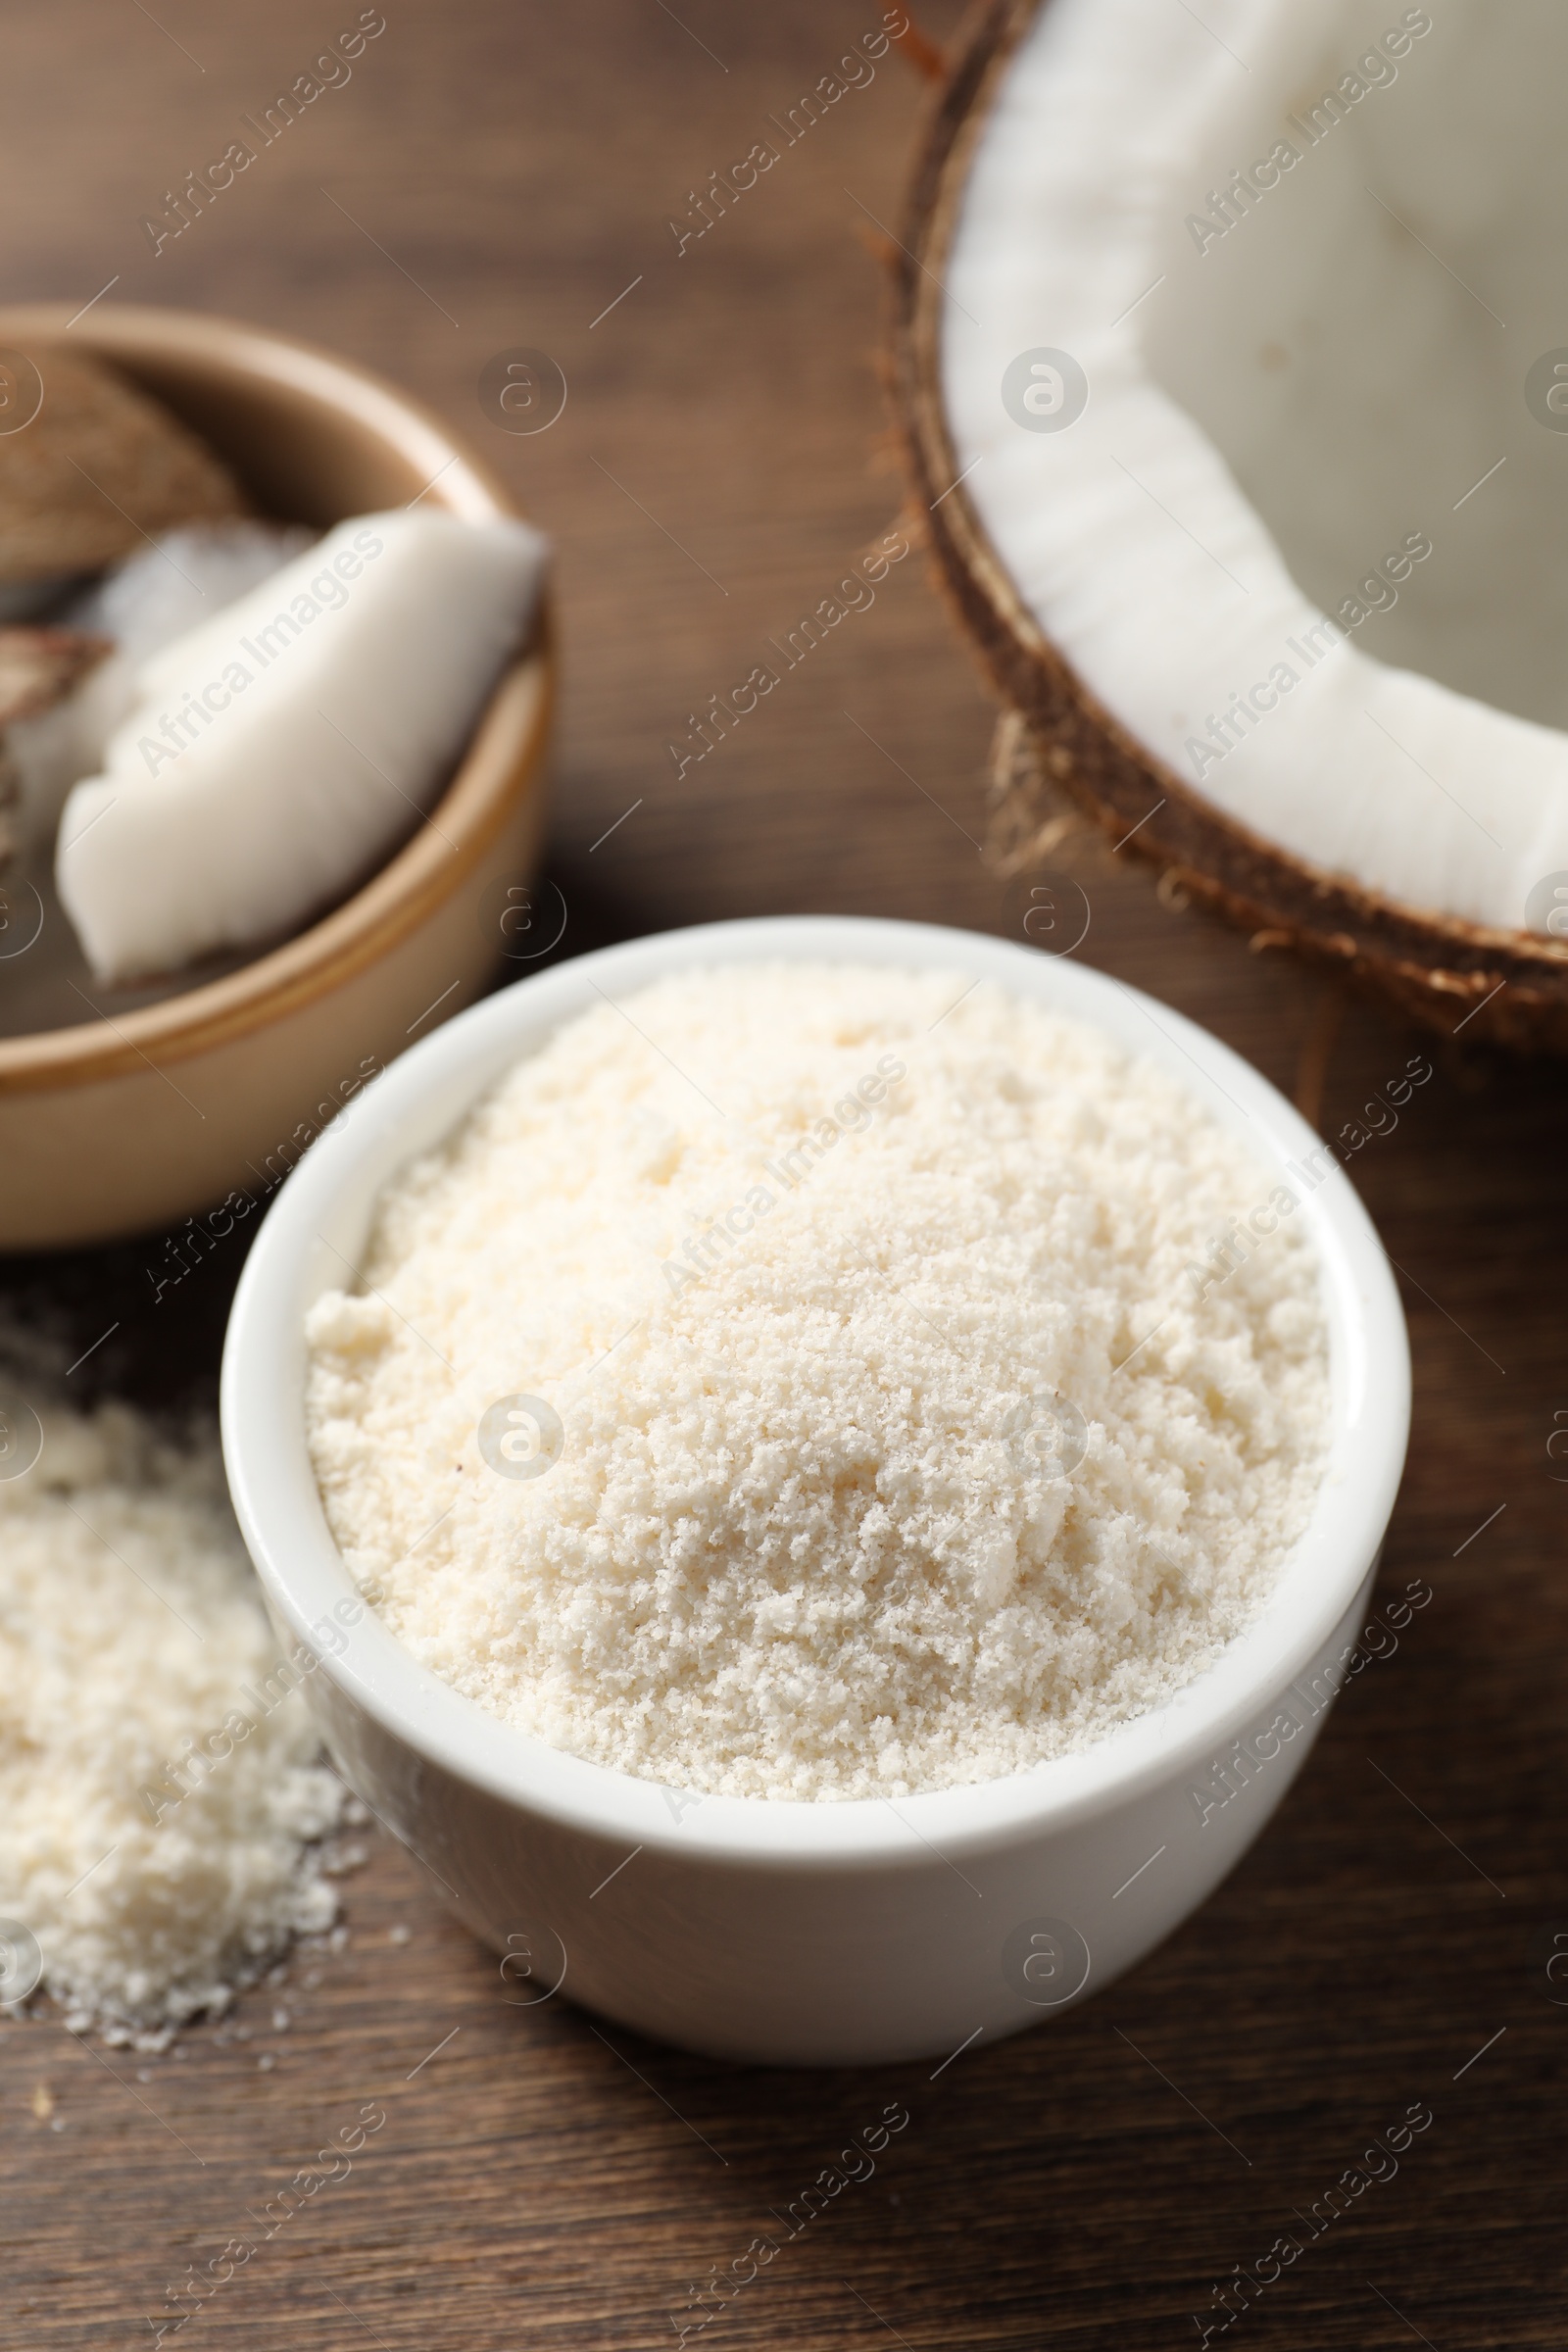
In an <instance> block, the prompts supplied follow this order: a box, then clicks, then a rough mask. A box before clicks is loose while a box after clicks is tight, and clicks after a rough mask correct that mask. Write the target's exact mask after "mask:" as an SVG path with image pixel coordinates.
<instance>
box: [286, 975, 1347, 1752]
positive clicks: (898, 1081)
mask: <svg viewBox="0 0 1568 2352" xmlns="http://www.w3.org/2000/svg"><path fill="white" fill-rule="evenodd" d="M966 985H967V976H966V975H964V974H962V973H961V972H957V971H955V972H952V973H939V974H915V973H908V972H899V971H891V970H885V969H869V968H868V969H861V968H858V967H839V966H826V965H819V966H802V965H799V964H790V965H778V966H773V967H759V966H745V967H740V968H735V967H728V968H725V969H723V970H721V971H718V972H693V973H690V974H686V975H681V976H679V977H677V978H674V979H671V980H667V981H663V982H661V983H660V984H658V985H657V986H655V987H652V988H649V989H646V990H644V991H643V992H642V993H641V994H639V995H637V996H635V997H631V998H629V999H628V1000H627V1001H626V1003H625V1005H624V1009H620V1008H617V1007H616V1006H613V1005H610V1004H608V1003H607V1004H605V1005H602V1006H599V1007H596V1008H595V1009H594V1010H593V1011H592V1012H590V1013H587V1014H586V1015H584V1016H582V1017H581V1018H579V1019H577V1020H575V1021H573V1022H572V1023H570V1024H569V1025H568V1026H567V1027H565V1028H564V1029H563V1030H562V1031H561V1032H560V1033H559V1034H558V1035H557V1037H556V1038H555V1039H554V1041H553V1042H552V1043H551V1044H550V1046H549V1047H548V1048H547V1050H546V1051H545V1052H543V1053H542V1054H539V1055H537V1056H536V1057H535V1058H532V1059H529V1060H527V1061H525V1062H522V1063H520V1064H519V1065H518V1066H517V1067H516V1069H515V1070H514V1071H513V1072H512V1073H511V1074H510V1075H509V1076H508V1077H507V1078H506V1079H505V1080H504V1081H503V1082H502V1083H501V1084H500V1085H499V1086H498V1087H497V1088H496V1089H495V1090H494V1091H493V1093H492V1094H491V1095H490V1096H489V1097H488V1098H487V1100H486V1101H485V1102H484V1103H481V1104H480V1106H479V1107H478V1108H477V1109H476V1110H475V1111H474V1112H473V1114H472V1115H471V1116H470V1117H469V1118H468V1119H467V1120H466V1122H465V1123H464V1124H463V1125H462V1126H461V1127H460V1128H459V1129H458V1131H457V1132H456V1133H455V1134H454V1135H453V1136H452V1137H451V1138H450V1139H449V1140H448V1142H447V1143H446V1145H445V1146H444V1147H443V1148H442V1149H441V1150H440V1151H438V1152H434V1153H432V1154H430V1155H429V1156H427V1157H425V1158H423V1159H421V1160H419V1161H418V1162H417V1163H416V1164H415V1165H414V1166H412V1167H411V1168H409V1169H407V1170H406V1171H405V1172H404V1173H403V1174H402V1175H401V1176H400V1177H399V1178H398V1179H397V1180H396V1182H394V1183H393V1184H392V1185H391V1186H390V1187H389V1188H388V1190H387V1192H386V1193H385V1195H384V1196H383V1199H382V1201H381V1203H380V1207H379V1212H378V1218H377V1222H376V1225H375V1228H374V1231H373V1234H372V1237H371V1241H370V1244H369V1245H368V1250H367V1254H366V1257H365V1260H364V1263H365V1269H366V1276H367V1283H368V1285H369V1286H373V1292H374V1293H379V1294H381V1295H380V1296H376V1295H373V1293H372V1291H371V1290H370V1289H367V1291H366V1292H365V1294H364V1295H355V1296H345V1295H344V1294H342V1293H331V1294H329V1295H328V1296H326V1297H325V1298H323V1299H320V1300H319V1302H318V1304H317V1306H316V1307H315V1309H314V1310H313V1312H312V1315H311V1319H310V1325H309V1340H310V1349H311V1373H310V1381H309V1392H308V1415H309V1427H310V1435H311V1445H312V1450H313V1456H314V1460H315V1464H316V1470H317V1476H318V1479H319V1484H320V1488H321V1492H322V1495H323V1497H324V1500H325V1505H326V1510H327V1515H328V1519H329V1522H330V1525H331V1527H332V1531H333V1533H334V1535H335V1537H336V1539H337V1542H338V1544H340V1546H341V1548H342V1550H343V1553H344V1556H345V1558H346V1560H347V1561H348V1563H349V1565H350V1568H351V1569H352V1571H353V1573H354V1574H355V1576H356V1577H357V1578H358V1579H359V1581H360V1583H361V1586H362V1588H363V1589H364V1590H365V1591H366V1592H367V1593H369V1595H370V1596H371V1597H372V1598H374V1599H375V1600H376V1602H377V1605H378V1606H379V1607H380V1608H381V1610H382V1612H383V1615H384V1617H385V1620H386V1622H387V1624H388V1625H389V1626H390V1628H391V1629H392V1631H393V1632H394V1633H395V1634H396V1635H397V1636H398V1637H399V1638H400V1639H401V1640H402V1641H403V1642H405V1643H407V1645H408V1646H409V1648H410V1649H411V1650H413V1651H414V1652H415V1654H416V1655H417V1657H419V1658H420V1659H421V1660H423V1662H424V1663H425V1664H426V1665H427V1666H429V1667H430V1668H432V1669H433V1670H434V1671H435V1672H436V1673H437V1674H440V1675H442V1676H444V1677H445V1678H446V1679H447V1680H448V1681H449V1682H450V1683H452V1684H454V1685H455V1686H456V1687H457V1688H458V1689H459V1690H460V1691H466V1692H467V1693H468V1695H469V1696H470V1697H472V1698H474V1699H475V1700H477V1701H478V1702H479V1703H480V1704H481V1705H482V1706H484V1707H486V1708H488V1709H490V1710H491V1711H492V1712H493V1713H495V1714H497V1715H499V1716H502V1717H504V1718H505V1719H506V1720H508V1721H509V1722H511V1723H514V1724H515V1725H517V1726H518V1727H519V1728H521V1729H523V1730H525V1731H528V1732H531V1733H534V1734H536V1735H537V1736H538V1737H540V1738H541V1739H544V1740H549V1741H551V1742H552V1743H554V1744H555V1745H557V1746H559V1747H563V1748H567V1749H570V1750H573V1751H574V1752H576V1753H577V1754H579V1755H582V1756H586V1757H590V1758H592V1759H594V1760H595V1761H597V1762H599V1763H602V1764H607V1765H613V1766H615V1767H618V1768H619V1769H621V1770H623V1771H626V1772H631V1773H635V1774H638V1775H640V1776H643V1777H645V1778H648V1779H653V1780H658V1781H662V1782H664V1783H666V1784H669V1785H673V1786H678V1787H682V1788H689V1789H700V1790H705V1791H711V1792H723V1793H728V1794H733V1795H744V1796H774V1797H795V1798H845V1797H858V1796H868V1795H883V1794H885V1795H899V1794H902V1793H906V1792H908V1791H910V1790H914V1789H939V1788H945V1787H949V1786H952V1785H954V1784H957V1783H963V1782H975V1781H984V1780H989V1779H992V1778H994V1777H997V1776H999V1775H1001V1774H1005V1773H1009V1772H1015V1771H1018V1770H1021V1769H1023V1768H1025V1767H1027V1766H1029V1765H1031V1764H1034V1763H1037V1762H1039V1761H1041V1760H1043V1759H1045V1758H1047V1757H1051V1756H1055V1755H1059V1754H1061V1753H1063V1752H1064V1751H1065V1750H1068V1749H1071V1748H1079V1747H1083V1746H1085V1745H1087V1744H1088V1743H1089V1742H1090V1741H1091V1740H1096V1739H1098V1738H1100V1737H1102V1736H1103V1735H1104V1734H1105V1733H1106V1732H1108V1731H1110V1730H1111V1729H1113V1728H1114V1727H1115V1726H1116V1725H1118V1724H1119V1723H1122V1722H1124V1721H1126V1720H1127V1719H1128V1718H1130V1717H1133V1716H1136V1715H1138V1714H1140V1713H1142V1712H1143V1711H1145V1710H1146V1709H1148V1708H1151V1707H1153V1706H1156V1705H1158V1704H1159V1703H1160V1702H1161V1701H1162V1700H1164V1699H1165V1698H1167V1697H1168V1696H1169V1695H1170V1694H1171V1693H1173V1692H1174V1691H1177V1690H1178V1689H1179V1688H1180V1687H1181V1685H1183V1684H1184V1683H1186V1682H1187V1681H1189V1680H1190V1679H1191V1678H1192V1677H1193V1676H1194V1675H1196V1674H1197V1673H1198V1672H1200V1671H1201V1669H1202V1668H1203V1667H1204V1666H1206V1665H1207V1664H1209V1663H1210V1662H1211V1661H1212V1660H1213V1659H1214V1658H1215V1656H1216V1655H1217V1654H1218V1652H1219V1650H1220V1649H1221V1647H1222V1646H1223V1644H1224V1643H1225V1642H1227V1641H1229V1640H1230V1639H1231V1638H1232V1637H1233V1636H1234V1635H1235V1634H1236V1633H1237V1632H1238V1631H1239V1630H1240V1629H1241V1628H1242V1627H1243V1626H1245V1625H1246V1624H1247V1623H1248V1621H1249V1620H1250V1618H1251V1617H1252V1615H1253V1614H1254V1612H1255V1611H1256V1610H1257V1608H1258V1607H1259V1605H1260V1603H1261V1602H1262V1601H1263V1599H1264V1598H1265V1596H1266V1595H1267V1593H1268V1592H1269V1590H1270V1588H1271V1586H1272V1585H1273V1583H1274V1581H1275V1579H1276V1577H1277V1574H1278V1572H1279V1569H1280V1567H1281V1564H1282V1562H1283V1560H1284V1558H1285V1556H1286V1554H1287V1552H1288V1551H1289V1549H1290V1546H1291V1544H1293V1542H1294V1541H1295V1539H1296V1538H1297V1537H1298V1536H1299V1533H1300V1531H1301V1529H1302V1527H1303V1526H1304V1524H1305V1521H1306V1518H1307V1516H1308V1512H1309V1510H1310V1507H1311V1503H1312V1499H1313V1495H1314V1493H1315V1491H1316V1488H1317V1486H1318V1482H1319V1478H1320V1474H1321V1467H1322V1453H1323V1446H1324V1442H1325V1435H1326V1426H1327V1403H1328V1386H1327V1366H1326V1353H1327V1348H1326V1337H1325V1331H1324V1325H1323V1319H1322V1313H1321V1309H1320V1305H1319V1301H1318V1291H1317V1269H1316V1264H1315V1260H1314V1258H1313V1256H1312V1255H1311V1253H1310V1251H1309V1249H1308V1248H1307V1247H1306V1245H1305V1243H1304V1239H1303V1237H1302V1236H1301V1235H1300V1234H1299V1231H1298V1230H1297V1228H1296V1227H1295V1226H1293V1225H1292V1224H1291V1222H1290V1221H1289V1218H1288V1217H1286V1218H1285V1219H1283V1220H1281V1221H1280V1223H1279V1228H1278V1231H1277V1232H1276V1233H1275V1234H1274V1235H1273V1236H1272V1237H1271V1238H1270V1239H1269V1240H1267V1241H1266V1242H1265V1243H1263V1244H1261V1245H1257V1246H1255V1247H1254V1252H1253V1254H1252V1255H1251V1256H1250V1258H1248V1259H1247V1260H1246V1261H1245V1262H1243V1263H1240V1264H1239V1265H1238V1268H1237V1270H1236V1271H1235V1272H1233V1273H1232V1274H1231V1275H1230V1276H1229V1278H1228V1279H1226V1280H1224V1281H1220V1282H1213V1281H1211V1282H1209V1283H1207V1284H1206V1285H1203V1286H1201V1285H1200V1283H1199V1282H1198V1281H1196V1280H1194V1279H1193V1278H1192V1277H1191V1276H1190V1275H1189V1273H1188V1272H1187V1268H1188V1267H1189V1265H1190V1264H1191V1263H1192V1262H1193V1261H1198V1260H1201V1259H1203V1258H1204V1257H1205V1256H1206V1255H1207V1253H1208V1250H1209V1248H1210V1245H1211V1243H1212V1240H1213V1238H1214V1237H1215V1236H1216V1235H1219V1234H1222V1233H1223V1232H1224V1231H1225V1230H1226V1228H1227V1227H1229V1226H1230V1224H1231V1222H1232V1220H1233V1219H1234V1218H1236V1217H1238V1216H1241V1215H1246V1214H1248V1213H1249V1212H1250V1211H1251V1210H1252V1209H1253V1208H1254V1207H1258V1206H1260V1205H1261V1204H1262V1203H1264V1202H1266V1201H1268V1199H1269V1197H1270V1194H1271V1192H1273V1193H1275V1198H1276V1201H1279V1200H1280V1198H1281V1196H1280V1194H1279V1193H1278V1192H1277V1191H1276V1185H1277V1179H1275V1178H1274V1177H1272V1176H1271V1175H1269V1174H1268V1173H1267V1172H1265V1170H1264V1169H1262V1168H1261V1167H1260V1166H1259V1165H1258V1164H1256V1163H1255V1162H1254V1161H1253V1159H1252V1158H1251V1157H1250V1154H1249V1153H1248V1152H1246V1151H1245V1150H1244V1149H1243V1148H1242V1147H1241V1146H1240V1145H1238V1144H1237V1143H1235V1142H1233V1141H1232V1140H1231V1139H1230V1138H1229V1137H1227V1136H1226V1135H1225V1134H1224V1133H1223V1132H1222V1131H1221V1130H1220V1129H1219V1128H1218V1127H1217V1126H1216V1125H1215V1124H1214V1122H1213V1121H1212V1120H1211V1119H1210V1118H1209V1117H1208V1115H1207V1114H1206V1112H1204V1111H1203V1110H1202V1109H1201V1107H1200V1106H1198V1105H1197V1104H1196V1103H1194V1102H1193V1100H1192V1099H1191V1098H1190V1097H1189V1096H1188V1095H1187V1094H1186V1093H1185V1092H1184V1091H1182V1090H1181V1089H1180V1088H1178V1087H1177V1086H1176V1085H1174V1084H1173V1083H1172V1082H1171V1081H1170V1080H1168V1079H1167V1078H1165V1077H1163V1076H1162V1075H1161V1074H1160V1073H1159V1072H1158V1071H1156V1070H1155V1069H1154V1068H1153V1067H1152V1064H1150V1063H1147V1062H1145V1061H1142V1060H1140V1059H1138V1058H1136V1057H1133V1056H1130V1055H1128V1054H1124V1053H1122V1052H1121V1051H1120V1049H1118V1048H1117V1047H1116V1046H1115V1045H1113V1044H1112V1043H1111V1042H1110V1041H1109V1040H1107V1039H1106V1038H1105V1037H1103V1035H1102V1034H1101V1033H1100V1032H1099V1031H1097V1030H1094V1029H1091V1028H1088V1027H1086V1026H1083V1025H1081V1024H1079V1023H1077V1022H1071V1021H1066V1020H1063V1019H1059V1018H1056V1017H1054V1016H1052V1015H1049V1014H1047V1013H1045V1012H1044V1011H1042V1010H1040V1009H1038V1008H1037V1007H1035V1006H1033V1005H1026V1004H1023V1003H1020V1002H1017V1001H1014V1000H1013V999H1011V998H1009V997H1007V996H1005V994H1003V993H1002V992H1001V991H1000V990H998V989H996V988H994V987H992V986H991V985H989V984H987V985H984V986H981V987H977V988H974V989H972V990H971V991H970V993H968V994H967V995H965V994H963V992H964V990H965V987H966ZM960 997H961V1002H959V1003H957V1004H956V1005H955V1000H957V999H959V998H960ZM950 1006H952V1007H954V1009H952V1010H949V1007H950ZM944 1016H945V1017H944ZM878 1072H880V1073H881V1077H880V1079H879V1078H878V1075H877V1073H878ZM861 1081H868V1082H869V1083H868V1084H866V1085H865V1086H864V1087H863V1088H861V1093H860V1096H859V1098H857V1096H856V1092H855V1090H856V1089H857V1088H858V1086H860V1082H861ZM878 1096H880V1100H877V1101H874V1103H873V1104H872V1106H870V1107H867V1103H866V1100H865V1099H866V1098H867V1097H871V1098H876V1097H878ZM792 1152H793V1154H794V1156H793V1157H792V1156H791V1154H792ZM1262 1221H1263V1222H1265V1223H1266V1222H1267V1219H1266V1218H1265V1219H1264V1220H1262ZM748 1227H749V1228H750V1229H749V1230H747V1229H746V1228H748ZM710 1232H711V1236H712V1238H711V1239H710V1240H708V1241H706V1242H705V1241H704V1239H703V1237H704V1236H705V1235H707V1234H709V1233H710ZM1238 1256H1240V1252H1238ZM705 1259H706V1260H707V1263H706V1265H705V1264H704V1260H705ZM688 1277H689V1278H688ZM1201 1287H1202V1289H1203V1294H1204V1295H1203V1296H1200V1289H1201ZM513 1395H527V1396H532V1397H541V1398H543V1399H544V1400H545V1401H546V1402H547V1403H548V1404H549V1405H550V1406H552V1407H553V1408H554V1411H555V1412H556V1413H557V1414H559V1416H560V1418H561V1422H562V1423H563V1425H564V1438H563V1440H562V1442H561V1447H560V1452H559V1456H558V1458H556V1459H554V1461H553V1462H550V1463H549V1466H548V1467H547V1468H546V1469H545V1471H544V1472H543V1473H542V1474H539V1475H535V1476H531V1477H526V1478H523V1477H518V1476H515V1475H498V1474H497V1472H496V1470H495V1469H493V1468H492V1467H490V1465H489V1463H488V1462H487V1460H486V1458H485V1456H484V1454H483V1452H482V1451H481V1449H480V1447H479V1446H478V1443H477V1440H476V1426H477V1424H478V1422H479V1420H480V1417H481V1415H482V1414H483V1412H484V1411H485V1409H486V1408H487V1407H488V1406H489V1405H491V1404H492V1403H493V1402H495V1401H496V1400H497V1399H501V1398H504V1397H509V1396H513ZM1053 1399H1055V1400H1058V1401H1064V1402H1065V1404H1066V1405H1067V1406H1069V1407H1075V1408H1076V1410H1077V1412H1078V1413H1079V1414H1081V1415H1082V1417H1083V1423H1084V1426H1085V1436H1086V1446H1087V1450H1086V1451H1085V1453H1084V1456H1083V1459H1082V1460H1081V1461H1079V1462H1077V1463H1076V1465H1075V1466H1074V1465H1071V1464H1068V1465H1067V1466H1066V1468H1067V1474H1066V1475H1062V1474H1061V1472H1062V1469H1063V1461H1062V1459H1061V1457H1060V1456H1059V1455H1058V1454H1057V1453H1055V1452H1054V1450H1053V1446H1052V1444H1051V1442H1050V1437H1049V1432H1050V1429H1051V1427H1052V1426H1053V1424H1052V1421H1051V1415H1050V1411H1049V1407H1050V1406H1051V1403H1052V1400H1053ZM1067 1419H1068V1421H1069V1422H1070V1420H1071V1414H1070V1411H1069V1413H1068V1414H1067ZM1055 1426H1057V1427H1059V1426H1060V1419H1059V1416H1058V1419H1057V1422H1056V1424H1055ZM518 1427H519V1430H520V1431H521V1432H523V1433H524V1434H523V1435H522V1436H519V1438H518V1439H516V1440H514V1441H513V1446H512V1449H513V1451H514V1452H515V1453H519V1454H524V1455H525V1454H526V1452H527V1449H528V1446H527V1439H526V1427H527V1425H526V1424H519V1425H518ZM1042 1432H1045V1433H1046V1434H1045V1435H1044V1436H1043V1435H1042ZM492 1450H493V1444H492ZM550 1450H551V1448H550V1447H549V1446H545V1448H544V1453H543V1455H542V1456H541V1458H545V1457H547V1456H548V1454H549V1452H550ZM1071 1450H1072V1449H1071V1448H1070V1447H1069V1448H1068V1451H1069V1452H1070V1451H1071Z"/></svg>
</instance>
